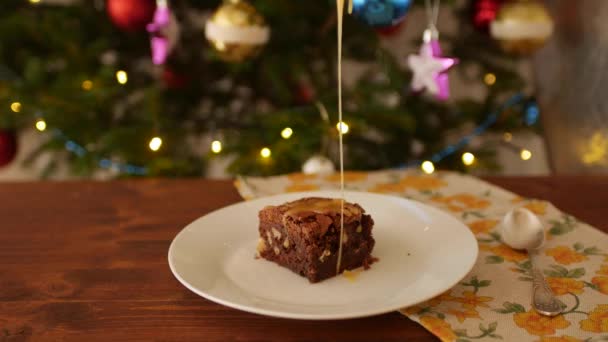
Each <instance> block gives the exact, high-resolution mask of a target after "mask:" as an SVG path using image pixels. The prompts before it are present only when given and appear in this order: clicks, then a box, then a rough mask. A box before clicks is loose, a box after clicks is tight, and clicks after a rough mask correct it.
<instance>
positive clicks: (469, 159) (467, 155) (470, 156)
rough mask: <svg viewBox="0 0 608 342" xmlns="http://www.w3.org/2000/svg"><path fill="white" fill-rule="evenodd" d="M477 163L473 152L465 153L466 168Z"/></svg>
mask: <svg viewBox="0 0 608 342" xmlns="http://www.w3.org/2000/svg"><path fill="white" fill-rule="evenodd" d="M474 162H475V155H474V154H473V153H471V152H465V153H463V154H462V163H463V164H464V165H466V166H470V165H473V163H474Z"/></svg>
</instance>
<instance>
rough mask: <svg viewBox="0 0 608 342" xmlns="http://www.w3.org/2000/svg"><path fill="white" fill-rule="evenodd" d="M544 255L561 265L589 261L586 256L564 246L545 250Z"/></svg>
mask: <svg viewBox="0 0 608 342" xmlns="http://www.w3.org/2000/svg"><path fill="white" fill-rule="evenodd" d="M545 254H546V255H548V256H551V257H553V259H555V261H556V262H558V263H560V264H562V265H570V264H574V263H577V262H582V261H586V260H588V259H589V258H588V257H587V256H586V255H584V254H581V253H578V252H577V251H575V250H573V249H571V248H569V247H566V246H557V247H555V248H550V249H547V250H546V251H545Z"/></svg>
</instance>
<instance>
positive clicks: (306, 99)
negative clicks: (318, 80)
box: [295, 82, 317, 105]
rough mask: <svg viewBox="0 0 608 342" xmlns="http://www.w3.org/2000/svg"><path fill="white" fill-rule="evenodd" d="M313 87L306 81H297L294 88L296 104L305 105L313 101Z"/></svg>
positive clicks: (314, 93) (314, 92) (314, 95)
mask: <svg viewBox="0 0 608 342" xmlns="http://www.w3.org/2000/svg"><path fill="white" fill-rule="evenodd" d="M316 95H317V94H316V91H315V88H314V87H313V86H312V85H311V84H310V83H308V82H299V83H298V84H297V85H296V88H295V101H296V104H298V105H306V104H309V103H311V102H312V101H314V99H315V97H316Z"/></svg>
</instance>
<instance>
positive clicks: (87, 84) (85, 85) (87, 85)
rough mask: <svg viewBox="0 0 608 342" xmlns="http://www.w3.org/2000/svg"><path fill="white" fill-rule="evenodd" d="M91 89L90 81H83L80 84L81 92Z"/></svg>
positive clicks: (91, 83)
mask: <svg viewBox="0 0 608 342" xmlns="http://www.w3.org/2000/svg"><path fill="white" fill-rule="evenodd" d="M91 89H93V82H92V81H90V80H85V81H83V82H82V90H87V91H88V90H91Z"/></svg>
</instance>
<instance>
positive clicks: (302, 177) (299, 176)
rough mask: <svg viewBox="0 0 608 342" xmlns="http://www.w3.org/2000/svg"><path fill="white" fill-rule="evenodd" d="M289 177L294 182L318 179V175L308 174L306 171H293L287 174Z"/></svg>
mask: <svg viewBox="0 0 608 342" xmlns="http://www.w3.org/2000/svg"><path fill="white" fill-rule="evenodd" d="M287 179H289V180H290V181H292V182H294V183H299V182H306V181H311V180H315V179H317V175H307V174H305V173H301V172H298V173H291V174H288V175H287Z"/></svg>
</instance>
